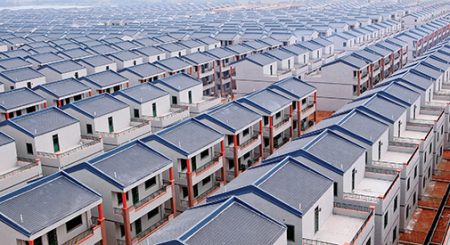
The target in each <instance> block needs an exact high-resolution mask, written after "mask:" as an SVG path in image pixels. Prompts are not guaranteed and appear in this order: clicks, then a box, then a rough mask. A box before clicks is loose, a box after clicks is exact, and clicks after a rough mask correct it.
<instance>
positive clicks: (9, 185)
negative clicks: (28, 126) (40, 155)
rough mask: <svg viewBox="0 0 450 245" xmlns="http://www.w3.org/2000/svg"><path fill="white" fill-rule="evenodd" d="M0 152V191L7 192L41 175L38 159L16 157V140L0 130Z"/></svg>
mask: <svg viewBox="0 0 450 245" xmlns="http://www.w3.org/2000/svg"><path fill="white" fill-rule="evenodd" d="M0 154H1V155H2V156H3V157H2V158H3V160H2V165H1V173H2V174H1V175H0V176H1V181H0V193H9V192H12V191H14V190H16V189H18V188H20V187H22V186H24V185H25V184H26V183H27V182H28V181H30V180H33V179H36V178H40V177H42V169H41V163H40V161H39V159H30V158H18V157H17V151H16V141H15V140H14V139H13V138H11V137H10V136H8V135H6V134H4V133H1V132H0Z"/></svg>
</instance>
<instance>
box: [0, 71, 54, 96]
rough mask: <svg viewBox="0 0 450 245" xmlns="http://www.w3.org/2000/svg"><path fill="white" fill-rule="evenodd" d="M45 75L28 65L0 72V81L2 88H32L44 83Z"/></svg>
mask: <svg viewBox="0 0 450 245" xmlns="http://www.w3.org/2000/svg"><path fill="white" fill-rule="evenodd" d="M46 81H47V79H46V78H45V76H44V75H43V74H42V73H40V72H38V71H35V70H34V69H32V68H30V67H24V68H19V69H14V70H7V71H3V72H0V83H2V84H3V85H4V90H6V91H8V90H13V89H18V88H30V89H31V88H34V87H36V86H39V85H41V84H44V83H46Z"/></svg>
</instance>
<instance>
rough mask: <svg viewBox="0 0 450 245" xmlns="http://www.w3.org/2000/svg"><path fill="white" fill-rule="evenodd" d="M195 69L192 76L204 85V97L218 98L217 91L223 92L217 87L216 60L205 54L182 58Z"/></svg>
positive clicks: (189, 55) (192, 54)
mask: <svg viewBox="0 0 450 245" xmlns="http://www.w3.org/2000/svg"><path fill="white" fill-rule="evenodd" d="M182 59H183V60H185V61H187V62H188V63H190V64H191V65H192V66H193V67H194V72H193V74H192V76H194V77H196V78H197V80H199V81H202V83H203V95H209V96H217V94H218V93H217V90H222V89H221V88H220V87H218V86H217V85H216V73H215V66H216V63H215V61H216V60H215V58H214V57H212V56H208V55H206V54H204V53H199V52H197V53H191V54H188V55H186V56H183V57H182Z"/></svg>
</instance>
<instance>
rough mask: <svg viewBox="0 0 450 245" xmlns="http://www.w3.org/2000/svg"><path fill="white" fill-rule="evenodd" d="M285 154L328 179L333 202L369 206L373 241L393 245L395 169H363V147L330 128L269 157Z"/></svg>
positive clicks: (396, 210)
mask: <svg viewBox="0 0 450 245" xmlns="http://www.w3.org/2000/svg"><path fill="white" fill-rule="evenodd" d="M319 125H320V123H319ZM287 155H289V156H291V157H292V158H294V159H296V160H297V161H299V162H301V163H303V164H304V165H306V166H308V167H309V168H311V169H313V170H315V171H317V172H319V173H321V174H323V175H325V176H327V177H328V178H330V179H332V180H333V182H334V183H333V196H334V200H335V202H337V203H341V204H342V206H344V207H345V206H350V207H355V206H359V207H365V208H371V206H373V207H374V210H373V212H374V220H375V225H374V230H375V233H374V234H375V235H374V243H375V244H385V243H388V244H396V240H397V239H398V238H399V234H398V232H399V227H398V217H399V201H398V200H399V198H400V197H399V195H400V178H399V174H398V173H397V172H395V171H390V172H389V171H385V172H382V173H377V172H376V171H368V170H366V168H365V166H366V157H365V156H366V149H365V148H363V147H362V146H360V145H358V144H356V143H354V142H352V141H351V140H349V139H347V138H345V137H344V136H341V135H339V134H338V133H335V132H333V131H331V130H318V131H314V132H311V133H308V134H305V135H304V136H303V137H301V138H299V139H296V140H294V141H293V142H291V143H289V144H287V145H286V146H285V147H283V148H281V149H280V150H279V151H278V153H277V154H276V155H273V156H271V157H270V159H272V161H280V160H282V159H284V158H285V157H286V156H287ZM362 197H364V198H362ZM395 199H397V202H396V203H395V201H394V200H395ZM385 217H387V218H386V220H384V219H385ZM394 234H395V235H394ZM393 237H395V240H393Z"/></svg>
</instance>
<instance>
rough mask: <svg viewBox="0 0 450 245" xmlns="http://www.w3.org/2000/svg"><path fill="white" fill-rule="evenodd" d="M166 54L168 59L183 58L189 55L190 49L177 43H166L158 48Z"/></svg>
mask: <svg viewBox="0 0 450 245" xmlns="http://www.w3.org/2000/svg"><path fill="white" fill-rule="evenodd" d="M157 47H158V49H160V50H162V51H164V52H165V54H166V57H167V58H173V57H181V56H184V55H186V54H187V52H188V48H187V47H185V46H182V45H180V44H177V43H165V44H161V45H159V46H157Z"/></svg>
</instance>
